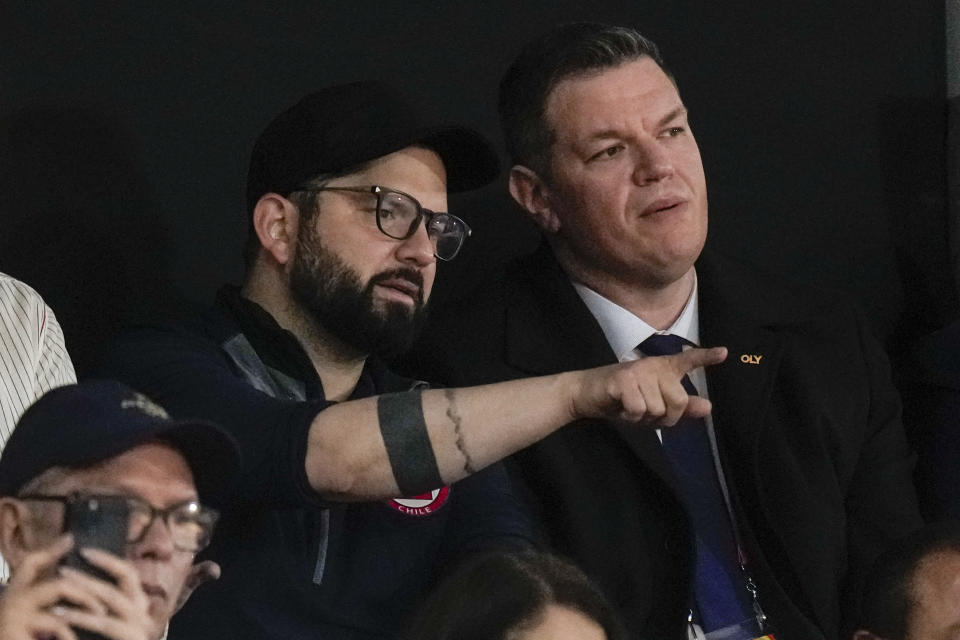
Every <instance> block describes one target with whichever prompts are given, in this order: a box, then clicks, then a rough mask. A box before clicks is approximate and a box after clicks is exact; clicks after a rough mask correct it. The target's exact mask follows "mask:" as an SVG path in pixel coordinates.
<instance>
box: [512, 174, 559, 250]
mask: <svg viewBox="0 0 960 640" xmlns="http://www.w3.org/2000/svg"><path fill="white" fill-rule="evenodd" d="M508 186H509V188H510V195H511V196H513V199H514V200H516V202H517V204H519V205H520V206H521V207H522V208H523V210H524V211H526V212H527V214H528V215H529V216H530V218H531V219H532V220H533V222H534V224H536V225H537V226H538V227H540V229H542V230H543V231H544V232H545V233H548V234H555V233H557V232H558V231H560V218H559V217H558V216H557V214H556V212H555V211H554V210H553V208H552V206H551V203H550V198H549V195H550V192H549V188H548V186H547V184H546V183H545V182H544V181H543V180H542V179H541V178H540V176H538V175H537V173H536V172H535V171H533V170H532V169H529V168H527V167H524V166H523V165H519V164H518V165H514V166H513V167H512V168H511V169H510V177H509V181H508Z"/></svg>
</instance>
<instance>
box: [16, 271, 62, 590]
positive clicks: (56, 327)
mask: <svg viewBox="0 0 960 640" xmlns="http://www.w3.org/2000/svg"><path fill="white" fill-rule="evenodd" d="M76 381H77V375H76V373H75V372H74V370H73V362H71V360H70V355H69V354H68V353H67V348H66V346H65V344H64V339H63V331H62V330H61V329H60V324H59V323H58V322H57V318H56V316H54V315H53V310H52V309H51V308H50V307H48V306H47V304H46V303H45V302H44V301H43V298H41V297H40V294H38V293H37V292H36V291H34V290H33V289H31V288H30V287H29V286H27V285H26V284H24V283H23V282H20V281H19V280H16V279H15V278H12V277H11V276H8V275H6V274H4V273H0V450H2V449H3V446H4V445H6V443H7V438H9V437H10V434H11V433H12V432H13V428H14V426H16V424H17V420H19V419H20V416H21V415H23V412H24V411H26V409H27V407H29V406H30V405H31V404H33V401H34V400H36V399H37V398H39V397H40V396H42V395H43V394H44V393H46V392H47V391H49V390H50V389H53V388H54V387H60V386H63V385H66V384H72V383H74V382H76ZM9 577H10V569H9V567H8V566H7V563H6V562H5V561H4V560H3V558H2V557H0V581H2V582H6V581H7V579H8V578H9Z"/></svg>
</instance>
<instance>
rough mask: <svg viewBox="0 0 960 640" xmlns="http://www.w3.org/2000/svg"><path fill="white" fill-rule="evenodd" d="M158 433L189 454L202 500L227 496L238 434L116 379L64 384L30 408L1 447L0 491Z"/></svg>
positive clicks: (8, 491) (237, 455) (217, 501)
mask: <svg viewBox="0 0 960 640" xmlns="http://www.w3.org/2000/svg"><path fill="white" fill-rule="evenodd" d="M154 441H160V442H163V443H165V444H168V445H169V446H171V447H173V448H174V449H176V450H177V451H179V452H180V453H181V454H182V455H183V457H184V458H185V459H186V461H187V464H188V465H189V467H190V470H191V471H192V472H193V479H194V484H195V485H196V487H197V493H198V494H199V496H200V500H201V501H203V502H205V503H208V504H211V505H219V504H223V503H224V502H225V500H226V498H227V496H228V494H229V492H230V490H231V487H232V485H233V480H234V476H235V475H236V473H237V471H238V469H239V465H240V453H239V449H238V447H237V444H236V441H235V440H234V439H233V437H232V436H230V435H229V434H228V433H227V432H226V431H224V430H223V429H221V428H220V427H219V426H217V425H215V424H213V423H211V422H206V421H204V420H192V419H187V420H173V419H171V418H170V416H169V415H168V414H167V412H166V411H165V410H164V409H163V408H162V407H160V406H159V405H158V404H156V403H154V402H153V401H151V400H150V399H149V398H147V397H146V396H145V395H143V394H142V393H139V392H137V391H134V390H133V389H131V388H130V387H127V386H126V385H123V384H121V383H119V382H114V381H112V380H90V381H85V382H81V383H79V384H73V385H67V386H64V387H58V388H56V389H54V390H52V391H49V392H48V393H46V394H45V395H44V396H42V397H41V398H40V399H39V400H37V401H36V402H35V403H34V404H33V405H31V406H30V407H29V408H28V409H27V411H26V412H25V413H24V414H23V416H22V417H21V418H20V420H19V422H17V426H16V428H14V430H13V433H12V434H11V435H10V439H9V440H8V441H7V444H6V446H5V447H4V449H3V454H2V455H0V495H4V496H14V495H16V494H17V492H18V491H19V490H20V489H21V487H23V485H24V484H26V483H27V482H29V481H30V480H32V479H33V478H35V477H37V476H38V475H40V474H41V473H43V472H44V471H46V470H47V469H50V468H52V467H67V468H86V467H90V466H93V465H95V464H97V463H100V462H103V461H106V460H109V459H110V458H113V457H115V456H118V455H120V454H121V453H123V452H125V451H127V450H129V449H132V448H134V447H136V446H138V445H141V444H146V443H148V442H154Z"/></svg>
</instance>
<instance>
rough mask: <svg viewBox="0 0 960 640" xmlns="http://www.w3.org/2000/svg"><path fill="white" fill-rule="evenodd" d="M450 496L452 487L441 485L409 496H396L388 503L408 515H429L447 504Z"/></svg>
mask: <svg viewBox="0 0 960 640" xmlns="http://www.w3.org/2000/svg"><path fill="white" fill-rule="evenodd" d="M449 497H450V487H441V488H439V489H434V490H433V491H428V492H427V493H421V494H420V495H418V496H410V497H409V498H394V499H393V500H388V501H387V504H388V505H390V507H391V508H393V509H396V510H397V511H399V512H400V513H403V514H406V515H408V516H429V515H430V514H431V513H434V512H435V511H436V510H437V509H439V508H440V507H442V506H443V505H444V504H446V502H447V499H448V498H449Z"/></svg>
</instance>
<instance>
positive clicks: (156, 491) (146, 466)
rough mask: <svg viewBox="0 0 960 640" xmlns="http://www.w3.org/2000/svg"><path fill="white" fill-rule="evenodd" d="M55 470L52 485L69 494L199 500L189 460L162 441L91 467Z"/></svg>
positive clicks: (59, 468) (133, 449) (139, 446)
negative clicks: (116, 494)
mask: <svg viewBox="0 0 960 640" xmlns="http://www.w3.org/2000/svg"><path fill="white" fill-rule="evenodd" d="M55 470H56V473H55V474H53V475H52V477H51V483H52V484H53V485H54V487H55V488H57V489H59V490H61V491H63V492H68V493H71V492H76V491H84V492H91V493H96V492H104V493H120V494H123V495H130V496H137V497H141V498H144V499H147V500H151V499H153V498H156V497H173V498H179V499H180V500H189V499H196V497H197V489H196V485H195V483H194V479H193V472H192V471H191V470H190V467H189V465H188V463H187V460H186V458H185V457H184V456H183V454H182V453H181V452H180V451H179V450H178V449H176V448H175V447H173V446H172V445H170V444H168V443H166V442H163V441H160V440H157V441H153V442H149V443H146V444H141V445H138V446H136V447H133V448H131V449H128V450H127V451H124V452H122V453H120V454H118V455H116V456H114V457H112V458H108V459H106V460H104V461H102V462H100V463H98V464H96V465H93V466H90V467H84V468H82V469H76V468H65V467H57V468H55ZM165 494H166V495H165Z"/></svg>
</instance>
